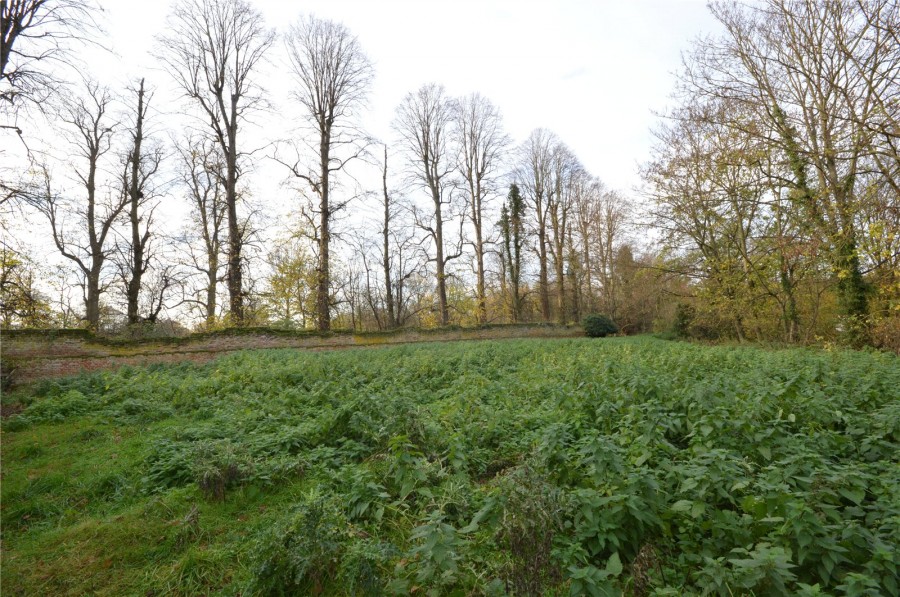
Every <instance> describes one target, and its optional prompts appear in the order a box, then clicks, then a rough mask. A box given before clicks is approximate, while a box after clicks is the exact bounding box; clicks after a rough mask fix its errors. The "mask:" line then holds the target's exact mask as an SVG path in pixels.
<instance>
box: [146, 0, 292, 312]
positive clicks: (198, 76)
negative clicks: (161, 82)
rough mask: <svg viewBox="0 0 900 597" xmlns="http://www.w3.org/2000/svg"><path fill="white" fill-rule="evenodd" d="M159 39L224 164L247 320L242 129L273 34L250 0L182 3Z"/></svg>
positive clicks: (235, 307)
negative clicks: (255, 78)
mask: <svg viewBox="0 0 900 597" xmlns="http://www.w3.org/2000/svg"><path fill="white" fill-rule="evenodd" d="M168 29H169V32H168V33H167V34H165V35H163V36H161V37H160V38H159V41H158V44H159V51H158V55H159V58H160V60H161V61H162V63H163V65H164V67H165V68H166V70H167V71H168V72H169V74H170V75H171V76H172V77H173V78H174V79H175V81H176V83H177V84H178V86H179V87H181V90H182V91H183V92H184V94H185V96H186V97H188V98H190V99H191V100H193V101H194V102H196V104H197V105H198V106H199V107H200V110H201V111H202V113H203V116H204V118H205V119H207V123H208V125H209V127H210V130H211V132H212V135H213V138H214V139H215V140H216V142H217V143H218V144H219V148H220V149H221V151H222V155H223V157H224V161H225V181H224V182H225V185H224V187H225V205H226V214H227V224H228V273H227V281H228V294H229V308H230V315H231V317H232V319H233V321H234V322H235V323H237V324H241V323H243V321H244V288H243V277H242V266H243V263H242V259H241V249H242V243H243V238H242V237H243V235H242V231H241V221H240V220H239V217H238V210H237V203H238V197H239V194H238V192H237V182H238V177H239V175H240V163H239V162H240V158H241V156H243V155H244V153H242V152H241V151H239V150H238V130H239V127H240V125H241V123H242V122H244V121H245V120H246V117H247V114H248V112H250V111H252V110H254V109H257V108H259V107H260V106H261V104H262V103H263V101H264V100H263V97H262V94H261V90H260V89H259V88H258V87H257V86H256V85H255V84H254V81H253V75H254V73H255V71H256V69H257V68H258V67H259V65H260V62H261V61H262V60H263V57H264V55H265V53H266V51H267V50H268V49H269V48H270V47H271V45H272V44H273V43H274V40H275V34H274V32H273V31H272V30H271V29H268V28H266V26H265V24H264V22H263V18H262V15H261V14H260V13H259V11H257V10H256V9H255V8H254V7H253V6H252V5H251V4H250V3H249V2H247V1H246V0H179V2H178V3H177V4H176V6H175V8H174V9H173V12H172V15H171V17H170V19H169V22H168Z"/></svg>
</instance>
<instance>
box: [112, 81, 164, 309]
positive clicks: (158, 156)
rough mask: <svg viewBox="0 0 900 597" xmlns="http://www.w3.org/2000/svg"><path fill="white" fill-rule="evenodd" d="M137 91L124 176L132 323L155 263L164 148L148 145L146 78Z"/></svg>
mask: <svg viewBox="0 0 900 597" xmlns="http://www.w3.org/2000/svg"><path fill="white" fill-rule="evenodd" d="M134 92H135V95H136V96H137V105H136V106H135V112H134V125H133V128H132V129H131V131H130V132H131V143H130V146H129V148H128V153H127V155H126V159H125V168H124V171H123V173H122V192H123V193H124V194H125V195H126V199H127V203H128V206H127V207H128V210H127V215H128V223H129V227H130V228H131V242H130V243H128V244H127V248H126V250H125V251H123V252H124V253H127V259H126V260H125V263H123V264H122V266H123V270H124V271H123V273H124V276H123V278H124V280H125V297H126V301H127V304H128V308H127V313H128V323H129V324H135V323H139V322H140V320H141V315H140V312H139V306H138V304H139V299H140V294H141V288H142V286H141V284H142V280H143V277H144V274H145V273H146V272H147V269H148V267H149V266H150V261H151V254H150V243H151V237H152V232H151V229H152V225H153V212H154V208H155V205H151V204H150V202H151V201H152V198H153V189H152V188H151V187H150V179H151V178H152V177H153V176H154V175H155V174H156V172H157V171H158V170H159V165H160V163H161V161H162V148H161V147H160V146H159V145H153V144H151V145H150V146H149V147H148V146H147V145H146V144H145V142H146V141H147V139H145V129H144V125H145V118H146V116H147V111H148V109H149V106H150V97H151V96H152V94H148V93H147V92H146V90H145V89H144V79H141V81H140V83H139V85H138V88H137V89H135V90H134ZM142 227H143V229H142ZM155 302H156V301H154V303H155ZM161 303H162V301H160V304H161ZM157 313H158V311H157Z"/></svg>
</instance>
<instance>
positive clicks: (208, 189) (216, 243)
mask: <svg viewBox="0 0 900 597" xmlns="http://www.w3.org/2000/svg"><path fill="white" fill-rule="evenodd" d="M178 155H179V157H180V162H181V163H180V178H181V183H182V185H183V187H184V189H185V190H186V191H187V195H188V199H189V201H190V204H191V218H192V223H191V226H190V230H187V231H185V235H184V238H183V242H182V243H181V244H182V246H184V248H185V252H186V254H187V256H188V264H187V266H188V268H189V269H192V270H194V271H196V272H198V273H199V274H200V275H201V276H202V279H203V283H202V285H201V288H200V291H199V296H197V298H189V299H188V303H189V304H193V305H195V306H197V307H199V309H200V313H201V317H202V318H203V320H204V322H205V324H206V326H207V328H209V327H212V326H213V325H214V324H215V321H216V312H217V308H218V292H219V282H220V281H221V280H222V278H223V273H222V262H221V257H222V254H223V246H222V245H223V242H224V239H223V235H224V224H225V218H226V213H227V207H228V206H227V205H226V203H225V185H224V184H223V183H224V180H225V164H224V160H223V159H222V156H221V153H220V151H219V150H218V146H217V144H216V143H215V142H213V141H210V140H208V139H204V138H202V137H200V138H197V137H192V138H188V139H187V140H186V141H185V142H184V143H182V144H180V145H178ZM198 237H199V240H200V241H201V242H202V246H201V250H199V251H198V250H197V249H196V242H195V239H197V238H198Z"/></svg>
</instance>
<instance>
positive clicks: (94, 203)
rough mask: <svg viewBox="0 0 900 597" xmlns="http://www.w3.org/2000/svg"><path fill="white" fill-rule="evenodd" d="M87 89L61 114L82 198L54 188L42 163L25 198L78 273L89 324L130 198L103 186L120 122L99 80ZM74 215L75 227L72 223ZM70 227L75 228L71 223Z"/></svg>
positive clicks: (94, 319)
mask: <svg viewBox="0 0 900 597" xmlns="http://www.w3.org/2000/svg"><path fill="white" fill-rule="evenodd" d="M86 87H87V90H86V94H85V95H83V96H82V95H78V96H76V97H72V98H68V99H67V100H66V103H65V106H64V108H63V111H62V113H61V115H60V120H61V121H62V122H63V123H65V125H67V127H68V129H67V135H68V136H69V138H70V142H71V144H72V147H73V149H74V151H75V154H76V156H77V157H80V158H81V159H82V160H83V162H82V164H81V165H80V166H75V165H73V168H74V170H75V176H76V178H77V179H78V180H79V182H80V183H81V184H82V185H83V187H84V195H83V197H82V199H81V200H70V199H68V198H65V197H61V196H60V195H58V194H57V193H56V191H55V190H54V189H53V187H52V184H51V175H50V170H49V169H48V168H46V167H45V168H44V169H43V172H42V174H43V177H42V181H41V183H40V186H38V187H37V188H35V189H34V190H33V191H31V192H30V193H29V202H30V203H31V204H32V205H33V206H34V207H35V208H36V209H37V210H38V211H39V212H40V213H42V214H43V215H44V216H45V217H46V218H47V220H48V221H49V223H50V229H51V232H52V238H53V242H54V244H55V245H56V248H57V249H58V250H59V252H60V253H61V254H62V256H63V257H65V258H66V259H69V260H70V261H72V262H73V263H74V264H75V265H76V266H77V268H78V271H79V272H80V274H81V277H82V286H83V289H84V304H85V320H86V321H87V324H88V326H89V327H90V328H92V329H97V326H98V325H99V322H100V295H101V294H102V293H103V291H104V290H105V284H104V283H103V280H102V274H103V270H104V266H105V264H106V261H107V258H108V257H109V255H110V252H111V247H110V246H109V243H108V242H107V241H108V238H109V233H110V231H111V230H112V227H113V224H114V223H115V222H116V220H117V219H118V218H119V215H120V214H121V213H122V210H123V209H124V208H125V206H126V205H127V204H128V196H127V194H125V193H119V192H114V191H112V189H107V190H106V192H104V190H103V189H102V188H101V187H102V181H101V180H99V179H98V177H99V176H100V175H101V174H102V160H103V158H104V156H106V154H107V153H108V152H109V151H110V148H111V142H112V134H113V131H114V129H115V128H116V127H117V126H118V122H116V121H114V120H113V119H112V117H111V115H110V110H111V107H112V102H113V99H112V95H111V94H110V92H109V90H108V89H106V88H104V87H101V86H100V85H99V84H97V83H92V82H88V83H87V84H86ZM71 220H75V225H74V227H70V226H71V224H72V221H71ZM73 228H74V229H73Z"/></svg>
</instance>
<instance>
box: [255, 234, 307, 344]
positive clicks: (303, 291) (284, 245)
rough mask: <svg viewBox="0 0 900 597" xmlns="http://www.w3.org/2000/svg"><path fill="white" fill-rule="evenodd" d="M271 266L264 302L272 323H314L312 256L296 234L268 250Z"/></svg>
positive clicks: (298, 325)
mask: <svg viewBox="0 0 900 597" xmlns="http://www.w3.org/2000/svg"><path fill="white" fill-rule="evenodd" d="M267 261H268V263H269V265H270V267H271V268H272V275H271V276H270V277H269V281H268V282H269V284H268V285H269V291H268V293H267V295H266V302H267V303H268V306H269V312H270V313H271V315H272V317H273V318H274V321H275V323H277V324H279V325H284V326H287V327H298V328H301V329H305V328H307V327H311V326H312V325H315V323H316V289H317V285H318V272H317V271H316V264H315V258H314V256H313V255H312V253H311V252H310V251H309V250H308V249H307V248H306V247H305V246H304V245H303V243H302V242H301V241H300V239H299V238H298V237H293V238H291V239H288V240H287V241H283V242H279V243H277V244H276V245H275V247H274V249H273V250H272V251H270V252H269V254H268V256H267Z"/></svg>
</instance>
